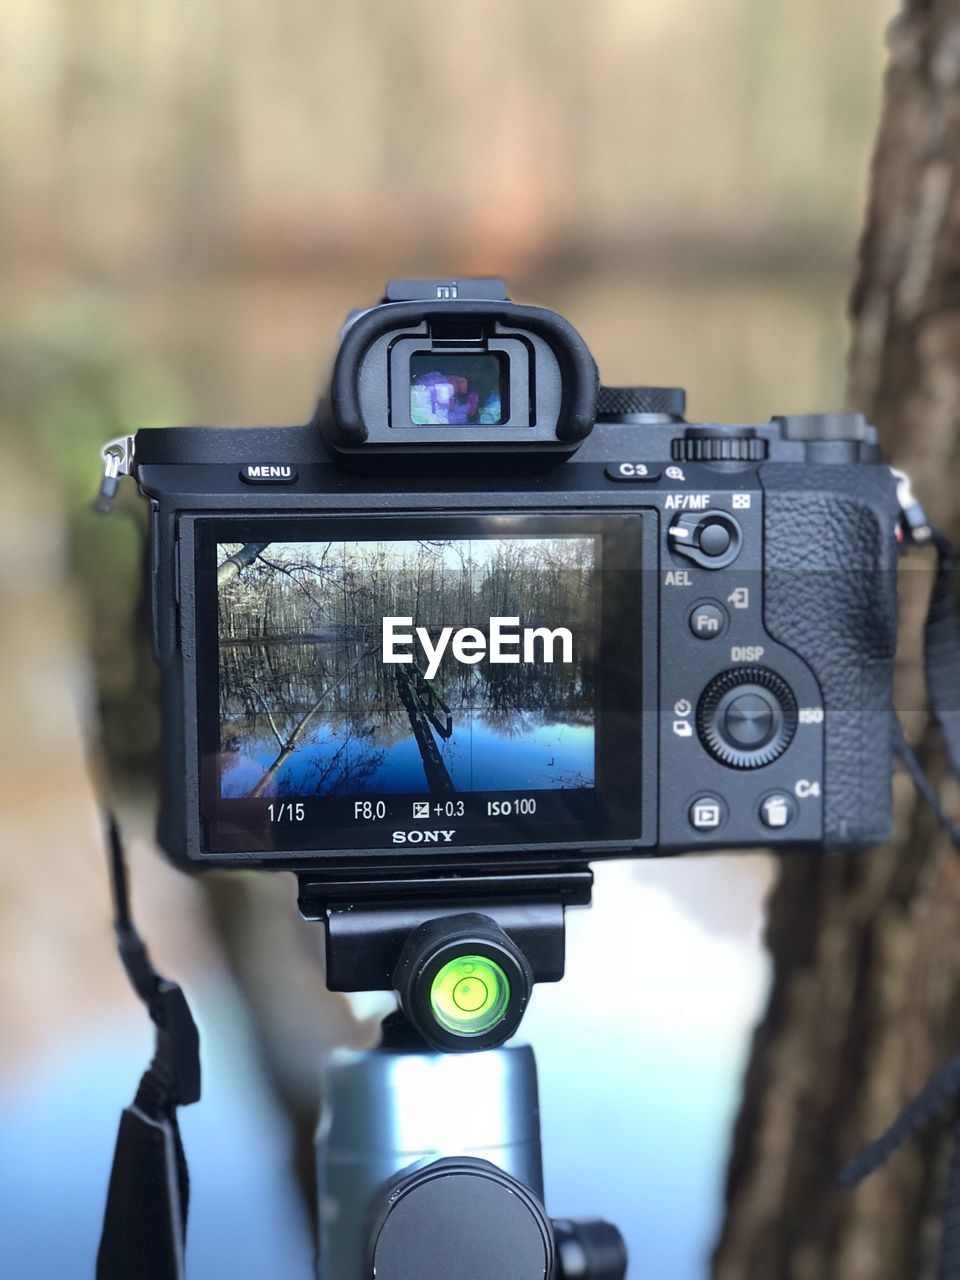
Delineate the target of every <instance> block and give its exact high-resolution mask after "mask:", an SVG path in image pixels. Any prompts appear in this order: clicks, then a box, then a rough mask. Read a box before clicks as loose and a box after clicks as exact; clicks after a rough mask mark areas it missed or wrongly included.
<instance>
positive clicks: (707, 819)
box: [687, 796, 727, 835]
mask: <svg viewBox="0 0 960 1280" xmlns="http://www.w3.org/2000/svg"><path fill="white" fill-rule="evenodd" d="M687 817H688V818H689V820H690V825H691V827H693V829H694V831H700V832H702V833H703V834H704V835H708V834H709V833H710V832H711V831H716V830H717V829H718V827H722V826H723V824H724V823H725V822H726V820H727V806H726V805H725V804H724V803H723V801H722V800H721V799H720V797H719V796H697V798H696V800H694V801H693V803H692V804H691V805H690V808H689V809H688V810H687Z"/></svg>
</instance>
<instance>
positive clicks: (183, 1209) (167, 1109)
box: [97, 814, 200, 1280]
mask: <svg viewBox="0 0 960 1280" xmlns="http://www.w3.org/2000/svg"><path fill="white" fill-rule="evenodd" d="M107 831H108V846H109V854H110V878H111V885H112V888H113V901H114V930H115V932H116V935H117V949H118V951H119V953H120V958H121V960H122V961H123V966H124V968H125V969H126V971H127V976H128V977H129V978H130V982H131V985H132V986H133V988H134V990H135V991H136V993H137V995H138V996H139V997H140V999H141V1000H142V1001H143V1002H144V1004H145V1005H146V1007H147V1010H148V1012H149V1014H150V1017H151V1019H152V1021H153V1024H154V1026H155V1027H156V1031H157V1042H156V1052H155V1054H154V1058H153V1062H152V1063H151V1064H150V1066H149V1067H148V1069H147V1070H146V1071H145V1072H144V1075H143V1078H142V1079H141V1081H140V1086H139V1088H138V1089H137V1096H136V1098H135V1099H134V1102H133V1104H132V1106H129V1107H127V1108H126V1110H125V1111H124V1112H123V1115H122V1116H121V1118H120V1130H119V1133H118V1134H117V1145H116V1148H115V1151H114V1156H113V1169H112V1171H111V1174H110V1187H109V1191H108V1192H107V1207H106V1212H105V1214H104V1220H103V1232H102V1235H101V1237H100V1249H99V1252H98V1254H97V1280H183V1277H184V1275H185V1270H184V1252H185V1248H186V1235H187V1209H188V1206H189V1200H190V1181H189V1176H188V1173H187V1161H186V1156H185V1154H184V1150H183V1142H182V1141H181V1138H180V1128H179V1125H178V1123H177V1108H178V1107H180V1106H184V1105H186V1104H187V1103H190V1102H196V1101H197V1099H198V1098H199V1097H200V1037H199V1034H198V1032H197V1026H196V1023H195V1022H194V1020H193V1015H192V1014H191V1012H190V1008H189V1006H188V1004H187V1001H186V997H185V996H184V994H183V992H182V991H181V990H180V988H179V987H178V986H177V984H176V983H175V982H169V981H168V980H167V979H166V978H162V977H161V976H160V974H158V973H157V971H156V969H154V967H153V965H152V963H151V962H150V957H149V955H148V953H147V949H146V946H145V945H144V942H143V939H142V938H141V937H140V935H139V933H138V932H137V930H136V927H135V925H134V923H133V920H132V919H131V916H130V903H129V899H128V894H127V871H126V863H125V860H124V856H123V844H122V841H121V838H120V831H119V828H118V826H117V823H116V820H115V818H114V817H113V815H112V814H110V815H109V817H108V826H107Z"/></svg>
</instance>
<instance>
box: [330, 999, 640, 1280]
mask: <svg viewBox="0 0 960 1280" xmlns="http://www.w3.org/2000/svg"><path fill="white" fill-rule="evenodd" d="M316 1150H317V1171H318V1205H319V1228H320V1229H319V1240H320V1252H319V1262H318V1272H317V1274H318V1276H319V1277H320V1280H369V1277H371V1276H373V1275H376V1277H377V1280H434V1278H435V1280H447V1278H448V1277H449V1278H450V1280H453V1278H454V1277H456V1280H574V1278H578V1280H579V1278H580V1277H582V1278H583V1280H623V1277H624V1276H625V1274H626V1265H627V1259H626V1250H625V1247H624V1244H623V1240H622V1238H621V1236H620V1233H619V1232H618V1231H617V1230H616V1228H615V1227H612V1226H610V1225H609V1224H608V1223H606V1222H602V1221H599V1220H593V1221H577V1222H571V1221H563V1220H561V1221H551V1220H550V1219H549V1218H548V1217H547V1215H546V1211H545V1210H544V1208H543V1163H542V1157H541V1147H540V1109H539V1097H538V1089H537V1070H536V1063H535V1060H534V1055H533V1050H532V1049H530V1048H529V1047H528V1046H526V1045H523V1046H510V1047H506V1048H497V1049H487V1050H485V1051H483V1052H479V1053H461V1054H443V1053H437V1052H434V1051H432V1050H430V1048H429V1047H428V1046H427V1045H426V1044H424V1043H423V1042H422V1040H419V1037H418V1036H417V1035H416V1033H415V1032H414V1030H413V1028H412V1027H411V1026H410V1024H409V1023H408V1022H407V1021H406V1019H405V1018H404V1017H403V1016H402V1015H396V1016H395V1017H393V1018H391V1019H389V1020H388V1022H387V1024H386V1025H385V1036H384V1043H383V1044H382V1046H381V1047H380V1048H379V1049H377V1050H375V1051H373V1052H370V1053H363V1054H354V1055H351V1056H350V1057H348V1058H343V1059H341V1060H339V1061H337V1062H335V1063H334V1064H333V1065H331V1067H330V1068H329V1069H328V1071H327V1072H326V1079H325V1087H324V1107H323V1114H322V1117H321V1120H320V1125H319V1128H318V1131H317V1144H316Z"/></svg>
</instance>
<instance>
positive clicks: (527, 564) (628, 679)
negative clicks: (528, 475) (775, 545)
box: [198, 516, 641, 853]
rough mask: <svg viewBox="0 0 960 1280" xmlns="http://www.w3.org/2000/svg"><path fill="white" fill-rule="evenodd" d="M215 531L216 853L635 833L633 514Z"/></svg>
mask: <svg viewBox="0 0 960 1280" xmlns="http://www.w3.org/2000/svg"><path fill="white" fill-rule="evenodd" d="M203 523H204V524H205V526H206V528H205V530H204V533H203V535H202V536H201V538H200V541H199V551H198V569H199V579H198V585H199V588H200V589H199V592H198V613H199V615H200V625H199V627H198V632H199V637H198V638H199V642H200V644H199V647H200V654H199V661H200V665H199V670H198V692H199V694H200V697H199V703H200V731H201V792H202V797H201V809H202V813H203V816H204V818H205V822H206V833H207V846H208V848H209V849H210V850H211V851H215V850H220V849H223V850H235V849H250V850H254V849H259V848H264V849H269V848H274V847H276V848H315V849H317V850H318V851H322V850H327V849H344V848H377V847H380V848H391V849H396V848H397V847H401V846H402V847H404V848H405V849H406V850H407V851H420V852H422V851H424V846H430V847H431V848H432V849H433V850H434V851H439V850H445V851H446V852H447V853H451V852H455V851H456V849H457V848H458V847H463V846H464V845H468V846H469V845H484V844H489V843H500V842H503V841H505V840H510V839H513V840H517V839H519V838H520V837H521V836H522V839H523V841H524V842H525V843H534V844H536V843H540V842H544V841H549V840H554V841H557V840H564V839H566V840H570V839H577V838H584V837H587V838H603V837H604V836H607V837H612V836H615V837H618V838H625V837H626V836H628V835H630V834H633V835H636V834H637V832H638V830H639V813H638V808H639V790H640V786H639V774H640V751H639V740H640V732H639V729H640V719H641V717H640V702H641V700H640V689H639V670H640V662H639V646H638V637H639V634H640V626H639V622H640V620H639V618H638V616H637V612H638V602H639V600H640V595H641V592H640V590H639V586H638V582H639V564H640V557H639V534H640V529H639V526H640V519H639V517H636V516H630V517H608V518H594V519H592V520H588V519H587V518H583V519H579V518H577V519H574V520H569V519H566V520H565V519H561V518H554V519H552V520H551V519H548V518H541V517H510V516H505V517H486V518H469V519H460V520H456V519H449V520H438V519H436V518H433V519H428V520H421V521H418V522H417V524H416V528H414V527H413V522H411V521H409V520H404V519H392V518H389V517H386V518H380V519H378V520H376V521H372V520H368V521H366V522H365V523H364V524H363V526H362V528H361V527H358V526H357V525H356V524H355V523H353V522H346V521H342V520H328V521H319V520H316V519H310V520H302V521H291V520H287V521H282V522H276V521H271V522H270V527H269V528H264V527H263V526H262V525H260V526H259V527H254V522H247V524H246V527H244V528H239V527H237V528H232V527H229V526H234V525H235V524H236V522H229V523H227V522H214V521H206V522H203Z"/></svg>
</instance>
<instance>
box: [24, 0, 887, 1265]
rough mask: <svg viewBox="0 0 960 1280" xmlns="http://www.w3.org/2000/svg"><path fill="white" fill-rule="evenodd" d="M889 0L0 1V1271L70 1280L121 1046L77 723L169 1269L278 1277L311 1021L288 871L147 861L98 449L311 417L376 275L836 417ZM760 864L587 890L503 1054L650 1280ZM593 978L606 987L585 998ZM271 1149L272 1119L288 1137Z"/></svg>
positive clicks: (133, 689) (623, 360) (299, 1168)
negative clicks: (155, 1078) (779, 0)
mask: <svg viewBox="0 0 960 1280" xmlns="http://www.w3.org/2000/svg"><path fill="white" fill-rule="evenodd" d="M892 9H893V5H892V3H889V2H888V3H880V2H878V0H847V3H845V4H844V5H843V8H842V13H841V12H839V11H838V10H837V7H836V5H834V4H829V3H827V2H826V0H795V2H794V3H791V4H782V5H773V4H770V3H769V0H712V3H710V4H709V5H707V4H703V3H698V2H697V0H673V2H672V3H671V4H669V5H668V4H639V3H637V2H636V0H594V2H593V3H591V4H589V5H587V4H583V3H578V2H577V0H524V2H523V3H522V4H518V3H515V2H514V0H487V2H486V3H485V4H483V5H477V4H472V3H467V0H446V2H445V3H443V4H441V3H439V2H437V0H404V3H403V4H400V3H397V2H395V0H368V2H367V3H364V4H362V5H360V4H357V3H355V2H354V0H310V2H309V3H308V2H307V0H277V3H273V4H263V3H252V2H251V0H191V3H189V4H186V3H180V2H175V3H171V2H170V0H131V2H130V3H127V4H124V5H117V4H115V3H110V2H109V0H29V3H27V2H26V0H11V2H10V3H9V4H8V5H7V6H6V11H5V24H4V25H5V29H6V30H5V39H4V42H3V45H2V48H0V71H2V74H0V129H2V136H3V165H4V173H3V183H2V185H0V262H2V268H3V269H2V272H0V327H2V351H0V449H2V457H3V460H4V465H5V470H6V473H7V476H8V479H9V481H10V483H8V485H7V486H6V492H5V495H4V502H3V503H2V504H0V536H2V547H3V555H2V556H0V637H2V645H3V661H2V663H0V723H2V725H3V736H2V738H0V857H2V870H0V942H2V946H3V954H4V956H5V958H6V963H5V964H4V965H3V967H2V970H0V1019H2V1026H3V1028H4V1034H3V1037H2V1042H0V1266H2V1267H3V1270H4V1273H5V1274H6V1275H9V1276H11V1277H37V1278H41V1280H45V1278H46V1277H53V1276H56V1277H59V1278H60V1280H70V1278H71V1277H82V1276H87V1275H90V1274H91V1268H92V1263H93V1257H94V1253H95V1249H96V1241H97V1237H98V1231H99V1215H100V1212H101V1210H102V1204H103V1197H104V1193H105V1188H106V1179H107V1175H108V1171H109V1164H110V1158H111V1154H112V1147H113V1141H114V1137H115V1132H116V1121H117V1116H118V1113H119V1110H120V1108H121V1107H122V1106H124V1105H125V1104H126V1103H127V1102H129V1100H130V1098H131V1097H132V1094H133V1091H134V1089H135V1086H136V1082H137V1080H138V1078H139V1073H140V1071H141V1070H142V1068H143V1066H144V1065H145V1063H146V1060H147V1057H148V1052H149V1047H150V1039H151V1037H150V1034H149V1030H148V1025H147V1023H146V1019H145V1016H144V1015H143V1014H142V1012H141V1010H140V1008H139V1006H138V1005H137V1003H136V1001H135V999H134V997H133V996H132V995H131V994H130V993H129V991H128V989H127V987H126V984H125V980H124V978H123V976H122V974H121V971H120V968H119V964H118V962H117V961H116V958H115V955H114V952H113V949H112V936H111V931H110V926H109V904H108V897H107V889H106V880H105V876H104V859H103V853H102V848H101V844H100V841H99V835H98V825H97V814H96V809H95V806H94V802H93V798H92V793H91V787H90V783H89V778H88V772H87V767H86V763H85V750H84V748H85V740H86V739H88V738H89V735H90V733H91V731H92V728H93V726H94V725H95V723H96V717H95V716H94V714H93V711H94V708H95V707H97V706H98V705H99V707H100V709H101V710H102V723H103V736H104V743H105V748H106V755H107V758H108V761H109V767H110V772H111V775H112V780H113V787H114V790H115V792H116V793H117V795H118V796H119V798H120V804H121V811H122V816H123V820H124V824H125V828H126V830H127V832H128V838H129V842H130V846H131V861H132V863H133V877H134V895H135V904H136V910H137V914H138V917H139V920H140V923H141V926H142V928H143V931H144V932H145V933H146V934H147V936H148V938H149V940H150V942H151V945H152V950H153V952H154V955H155V958H156V960H157V963H158V964H159V966H160V967H161V968H163V969H164V970H167V971H169V972H170V973H171V975H172V976H174V977H176V978H177V979H179V980H180V981H181V982H183V984H184V985H185V986H186V988H187V990H188V992H189V994H190V997H191V1000H192V1002H193V1004H194V1007H195V1009H196V1011H197V1014H198V1018H199V1020H200V1022H201V1028H202V1033H203V1036H204V1050H205V1058H204V1065H205V1070H206V1096H205V1099H204V1101H203V1103H202V1105H201V1106H200V1107H197V1108H192V1109H190V1110H189V1111H187V1112H185V1114H184V1116H183V1127H184V1133H185V1139H186V1142H187V1146H188V1151H189V1154H190V1159H191V1166H192V1173H193V1178H194V1201H193V1208H192V1219H191V1240H190V1254H191V1261H192V1264H193V1268H194V1270H193V1274H194V1275H197V1276H207V1275H215V1274H230V1275H232V1276H235V1277H237V1278H238V1280H241V1278H246V1277H250V1278H251V1280H253V1278H256V1277H261V1276H266V1275H271V1276H275V1275H283V1276H284V1277H286V1276H290V1277H301V1276H302V1277H308V1276H309V1275H310V1273H311V1272H310V1268H311V1242H310V1214H309V1212H308V1205H307V1201H306V1199H305V1196H304V1192H303V1186H304V1185H305V1180H306V1177H307V1170H308V1164H309V1159H308V1157H309V1145H310V1142H309V1125H310V1119H309V1117H310V1114H311V1111H312V1108H313V1105H314V1102H315V1098H316V1093H317V1082H318V1076H319V1065H320V1061H321V1058H322V1055H323V1054H324V1053H325V1052H327V1051H328V1050H329V1048H330V1047H331V1046H333V1045H335V1044H344V1043H351V1044H354V1045H361V1044H363V1043H367V1042H369V1040H370V1037H371V1035H372V1034H373V1033H372V1025H373V1024H372V1023H370V1022H367V1023H363V1021H362V1020H363V1018H365V1017H367V1016H368V1015H371V1014H372V1013H373V1012H374V1010H373V1009H372V1008H370V1007H366V1006H363V1005H357V1006H354V1007H352V1008H351V1007H348V1006H347V1005H346V1004H345V1002H340V1001H335V1000H332V999H330V998H325V997H324V994H323V985H322V977H321V974H320V970H319V967H318V957H319V952H320V938H319V933H318V931H317V930H316V929H315V927H313V926H307V925H303V924H302V923H300V922H299V921H298V919H297V916H296V910H295V888H294V883H293V880H292V878H291V877H285V876H281V877H276V878H274V879H269V878H266V877H259V878H258V877H249V878H248V877H234V878H233V879H231V880H230V881H229V883H227V882H226V881H224V880H222V879H221V880H220V881H219V882H218V881H217V880H216V879H208V880H205V881H204V882H203V883H202V884H198V883H195V882H191V881H188V880H187V879H186V878H185V877H183V876H181V875H179V874H178V873H176V872H175V871H173V870H171V869H170V868H169V867H167V866H166V865H165V864H164V863H163V862H162V861H161V860H160V858H159V857H158V856H157V855H156V854H155V851H154V850H153V847H152V844H151V827H152V821H153V811H154V806H155V786H156V770H157V759H158V756H157V752H158V731H159V725H158V717H157V711H156V706H155V695H156V678H155V675H154V672H153V670H152V666H151V659H150V654H149V641H148V638H147V631H146V627H145V612H144V610H145V605H144V601H143V597H142V592H141V585H142V574H141V557H142V552H143V523H142V515H143V513H142V511H141V509H140V506H139V504H138V502H137V499H136V497H135V495H134V494H133V493H130V492H127V493H125V494H124V495H123V496H122V498H121V500H120V501H119V502H118V504H117V509H116V512H115V514H114V516H113V517H112V518H111V519H109V520H104V519H103V518H102V517H95V516H93V515H92V514H91V513H90V511H89V507H90V502H91V499H92V496H93V494H94V492H95V489H96V485H97V482H98V476H99V472H98V467H99V458H98V449H99V447H100V445H101V444H102V443H103V442H104V441H105V440H107V439H109V438H111V437H113V436H116V435H118V434H121V433H122V432H125V431H127V430H128V429H132V428H134V427H136V426H137V425H163V424H171V423H220V424H224V423H232V424H256V423H285V422H296V421H302V420H304V419H305V417H306V416H307V415H308V414H309V413H310V411H311V409H312V405H313V401H314V399H315V396H316V393H317V390H318V388H319V386H320V384H321V382H322V380H323V378H324V376H325V373H326V371H327V369H328V367H329V362H330V359H331V356H332V353H333V350H334V345H335V342H336V335H337V330H338V326H339V323H340V321H341V320H342V318H343V316H344V315H345V313H346V311H347V310H348V309H349V308H351V307H353V306H356V305H363V304H367V303H370V302H372V301H374V300H375V299H376V298H378V297H379V296H380V290H381V288H382V285H383V283H384V281H385V280H386V279H387V278H388V277H390V276H392V275H396V276H411V275H416V274H418V273H422V274H430V275H444V274H452V275H463V274H471V273H473V274H480V273H490V274H504V275H506V276H507V277H508V278H509V281H510V283H511V286H512V294H513V296H514V297H515V298H517V299H518V300H521V301H529V302H539V303H541V304H543V305H546V306H549V307H552V308H554V309H556V310H558V311H561V312H563V313H564V314H565V315H567V316H568V317H569V318H570V319H571V320H572V321H573V323H574V324H575V325H576V326H577V328H579V330H580V331H581V333H582V334H583V335H584V337H585V338H586V340H587V342H588V344H589V345H590V346H591V348H592V350H593V352H594V354H595V355H596V358H597V360H598V363H599V365H600V369H601V373H602V375H603V378H604V380H605V381H607V382H609V383H637V382H650V383H661V384H678V385H685V386H686V387H687V389H688V392H689V399H688V405H689V416H691V417H699V418H701V419H719V420H741V421H743V420H747V421H749V420H752V419H755V418H760V419H763V418H766V417H768V416H769V415H770V414H771V413H775V412H793V411H804V410H813V409H818V408H820V409H823V408H830V407H833V406H838V405H839V404H841V402H842V400H843V394H844V391H843V388H844V362H845V350H846V325H845V319H844V307H845V301H846V293H847V289H848V285H849V282H850V279H851V275H852V264H853V257H854V252H855V245H856V235H857V230H858V227H859V224H860V220H861V216H862V202H863V198H864V191H865V182H866V176H867V165H868V160H869V154H870V147H871V143H872V138H873V133H874V129H875V126H876V119H877V114H878V109H879V100H880V90H881V80H882V66H883V60H884V49H883V30H884V27H885V24H886V22H887V21H888V20H889V18H890V17H891V16H892ZM773 874H774V872H773V869H772V867H771V865H770V863H769V862H768V860H767V859H765V858H763V857H756V856H755V857H750V858H739V859H731V858H725V857H724V858H712V859H710V860H708V861H707V860H702V859H688V860H684V861H682V862H674V863H671V864H669V865H666V864H664V865H652V866H651V865H640V866H626V865H611V866H604V867H601V868H600V869H599V870H598V877H597V890H596V898H595V906H594V908H593V910H592V912H590V913H584V912H580V913H574V914H572V916H571V920H570V928H569V937H568V977H567V979H566V980H565V982H564V983H563V984H561V985H560V986H558V987H552V988H551V987H546V988H539V989H538V991H537V994H536V998H535V1000H534V1003H533V1008H532V1011H531V1015H530V1017H529V1019H528V1022H527V1026H526V1031H527V1033H528V1034H529V1036H530V1038H531V1039H532V1041H533V1043H534V1044H535V1046H536V1048H537V1051H538V1056H539V1061H540V1068H541V1076H542V1088H543V1098H542V1102H543V1116H544V1145H545V1157H546V1172H547V1195H548V1204H549V1207H550V1209H551V1211H552V1212H553V1213H554V1214H556V1215H559V1214H571V1213H602V1214H605V1215H607V1216H609V1217H610V1218H612V1219H613V1220H615V1221H617V1222H618V1223H619V1225H620V1226H621V1227H622V1229H623V1230H624V1232H625V1234H626V1235H627V1237H628V1241H629V1243H630V1246H631V1249H632V1252H633V1255H634V1258H635V1267H636V1272H637V1274H638V1275H642V1276H644V1277H646V1280H698V1278H699V1277H702V1276H704V1275H706V1274H707V1261H706V1259H707V1256H708V1252H709V1248H710V1246H711V1243H712V1241H713V1239H714V1237H715V1234H716V1231H717V1227H718V1221H719V1214H720V1197H721V1190H722V1179H723V1171H724V1162H725V1158H726V1153H727V1147H728V1141H729V1133H730V1126H731V1122H732V1117H733V1115H734V1111H735V1107H736V1103H737V1096H738V1087H739V1079H740V1072H741V1069H742V1065H743V1062H744V1059H745V1055H746V1052H747V1049H748V1039H749V1032H750V1029H751V1026H752V1023H753V1021H754V1019H755V1017H756V1016H757V1014H758V1012H759V1010H760V1008H761V1005H762V1001H763V996H764V991H765V986H766V981H767V973H766V966H765V960H764V957H763V953H762V950H761V947H760V943H759V935H760V929H761V927H762V902H763V898H764V894H765V892H766V891H767V889H768V887H769V884H770V881H771V878H772V875H773ZM611 969H613V971H616V972H620V973H622V974H623V980H622V984H621V986H620V987H619V988H616V989H612V988H611V986H610V983H609V980H608V975H609V973H610V972H611ZM305 1135H306V1136H305Z"/></svg>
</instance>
